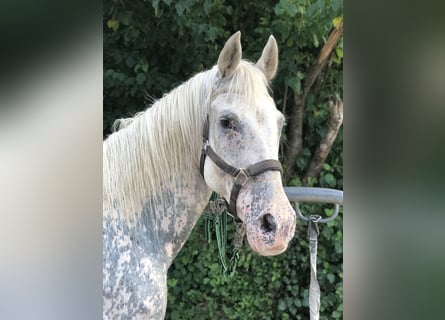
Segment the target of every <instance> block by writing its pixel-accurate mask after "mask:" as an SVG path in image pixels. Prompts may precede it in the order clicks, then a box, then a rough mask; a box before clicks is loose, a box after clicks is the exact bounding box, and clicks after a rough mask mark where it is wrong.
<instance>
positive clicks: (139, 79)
mask: <svg viewBox="0 0 445 320" xmlns="http://www.w3.org/2000/svg"><path fill="white" fill-rule="evenodd" d="M145 80H147V77H146V76H145V74H143V73H138V75H137V76H136V82H137V83H138V84H143V83H144V82H145Z"/></svg>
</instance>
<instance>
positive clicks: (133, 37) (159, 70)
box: [103, 0, 343, 319]
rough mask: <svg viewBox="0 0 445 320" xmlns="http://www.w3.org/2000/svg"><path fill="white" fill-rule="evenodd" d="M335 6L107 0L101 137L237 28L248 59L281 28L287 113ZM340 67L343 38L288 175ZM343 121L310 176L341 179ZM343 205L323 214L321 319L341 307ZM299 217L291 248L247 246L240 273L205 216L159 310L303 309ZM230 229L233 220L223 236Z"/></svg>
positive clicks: (208, 61) (254, 313)
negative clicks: (225, 257) (228, 270)
mask: <svg viewBox="0 0 445 320" xmlns="http://www.w3.org/2000/svg"><path fill="white" fill-rule="evenodd" d="M342 12H343V3H342V1H341V0H294V1H292V0H280V1H272V0H256V1H252V0H248V1H238V0H232V1H223V0H215V1H210V0H179V1H173V0H162V1H161V0H151V1H143V0H132V1H125V0H121V1H112V0H105V1H104V18H103V19H104V20H103V32H104V111H103V121H104V132H103V134H104V137H106V136H107V135H108V134H109V133H110V128H111V124H112V123H113V121H114V120H115V119H117V118H122V117H131V116H133V115H134V114H135V113H136V112H138V111H142V110H144V109H146V108H147V107H149V106H150V104H151V103H152V102H153V100H154V99H157V98H160V97H162V95H163V94H165V93H167V92H168V91H169V90H171V89H172V88H174V87H176V86H177V85H179V84H180V83H182V82H184V81H185V80H187V79H188V78H190V77H191V76H192V75H193V74H195V73H197V72H200V71H203V70H205V69H208V68H210V67H211V66H213V65H214V64H215V63H216V61H217V58H218V54H219V52H220V50H221V48H222V46H223V44H224V42H225V41H226V40H227V38H228V37H229V36H230V35H231V34H233V33H234V32H236V31H237V30H241V33H242V37H241V41H242V46H243V57H244V58H245V59H246V58H247V59H249V60H252V61H256V59H258V58H259V57H260V55H261V51H262V49H263V47H264V45H265V43H266V41H267V38H268V36H269V35H270V34H273V35H274V36H275V38H276V39H277V42H278V47H279V50H280V64H279V70H278V75H277V77H276V78H275V80H274V81H273V92H274V99H275V102H276V104H277V107H278V108H279V109H280V110H282V111H283V112H284V113H285V114H286V110H289V108H291V107H292V98H291V95H292V94H293V93H296V94H298V93H300V92H301V90H302V81H303V79H304V77H305V74H306V73H307V71H308V69H309V68H310V66H311V65H312V64H313V63H314V61H315V59H316V57H317V55H318V52H319V51H320V49H321V47H322V45H323V43H324V42H325V40H326V38H327V37H328V35H329V33H330V30H332V28H333V27H334V26H335V24H336V23H337V22H338V20H339V19H342ZM342 67H343V40H342V39H341V40H340V42H339V43H338V45H337V47H336V49H335V51H334V53H333V54H332V55H331V57H330V59H329V62H328V64H327V66H326V67H325V68H324V70H323V72H322V74H321V75H320V77H319V78H318V79H317V82H316V84H315V86H314V88H313V90H311V92H310V93H309V94H308V96H307V101H306V106H305V118H304V147H303V149H302V150H301V152H300V154H299V156H298V158H297V161H296V162H295V172H296V174H295V176H293V177H291V178H290V179H289V180H288V181H286V184H287V185H295V186H299V185H301V184H302V182H301V177H302V176H303V174H304V172H305V169H306V168H307V166H308V164H309V162H310V161H311V156H312V154H313V152H314V150H315V148H316V147H317V145H318V143H319V141H320V139H321V138H322V137H323V136H324V135H325V134H326V130H327V129H326V121H327V117H328V109H327V108H328V104H327V100H328V97H329V96H330V95H335V96H337V97H341V96H342V88H343V81H342V77H343V70H342ZM342 132H343V131H342V129H341V130H340V132H339V134H338V136H337V139H336V141H335V143H334V145H333V147H332V150H331V153H330V155H329V157H328V158H327V160H326V162H325V164H324V166H323V170H322V172H321V174H320V176H319V178H317V179H311V180H310V181H309V182H308V184H309V185H310V186H320V187H329V188H335V189H343V149H342V143H343V134H342ZM282 143H283V144H285V143H286V134H283V137H282ZM281 156H283V154H281ZM302 209H303V210H304V211H303V212H304V213H305V214H306V215H309V214H319V213H321V212H324V213H325V214H330V213H331V212H332V209H331V208H330V207H329V206H320V205H317V206H316V205H305V206H303V207H302ZM341 216H342V214H340V215H339V218H337V219H336V220H335V221H333V222H331V223H329V224H327V225H320V238H319V240H320V243H319V251H318V254H319V255H318V276H319V282H320V288H321V292H322V295H321V317H320V319H339V318H342V314H343V313H342V310H343V303H342V301H343V285H342V280H343V271H342V270H343V256H342V254H343V246H342V241H343V232H342V219H341ZM306 227H307V225H306V223H302V222H300V221H299V222H298V225H297V231H296V234H295V237H294V239H293V240H292V242H291V243H290V246H289V249H288V250H287V251H286V252H285V253H284V254H282V255H280V256H276V257H270V258H268V257H260V256H258V255H256V254H254V253H253V252H252V251H251V250H250V249H249V248H248V246H245V247H244V250H243V251H242V253H241V257H240V262H239V266H238V269H237V272H236V274H235V276H234V277H232V278H230V277H228V278H226V277H224V276H223V275H222V274H221V267H220V263H219V258H218V251H217V250H218V249H217V246H216V242H215V241H211V242H210V243H209V242H207V240H206V239H205V237H204V221H203V219H201V220H200V221H199V222H198V224H197V226H196V227H195V229H194V231H193V232H192V235H191V237H190V239H189V240H188V242H187V243H186V245H185V246H184V248H183V249H182V251H181V252H180V254H179V256H178V257H177V259H176V260H175V262H174V264H173V265H172V266H171V268H170V270H169V275H168V276H169V279H168V286H169V303H168V309H167V315H166V318H167V319H191V318H195V319H309V316H308V288H309V275H310V269H309V254H308V251H309V249H308V241H307V231H306ZM230 231H232V232H230ZM233 231H234V227H233V224H231V225H229V243H230V238H231V237H233ZM229 250H230V248H229Z"/></svg>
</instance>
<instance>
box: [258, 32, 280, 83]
mask: <svg viewBox="0 0 445 320" xmlns="http://www.w3.org/2000/svg"><path fill="white" fill-rule="evenodd" d="M256 66H257V67H258V68H259V69H260V70H261V71H263V73H264V75H265V76H266V79H267V80H269V81H270V80H272V78H273V77H275V74H276V73H277V67H278V46H277V41H276V40H275V38H274V36H272V35H271V36H270V37H269V40H268V41H267V43H266V46H265V47H264V49H263V53H262V54H261V58H260V59H259V60H258V62H257V63H256Z"/></svg>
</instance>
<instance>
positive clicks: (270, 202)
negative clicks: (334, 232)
mask: <svg viewBox="0 0 445 320" xmlns="http://www.w3.org/2000/svg"><path fill="white" fill-rule="evenodd" d="M237 212H238V216H239V217H240V218H241V220H242V221H243V222H244V223H245V225H246V234H247V240H248V242H249V245H250V247H251V248H252V250H253V251H255V252H257V253H258V254H260V255H263V256H274V255H278V254H280V253H283V252H284V251H285V250H286V249H287V247H288V244H289V241H290V240H291V239H292V238H293V236H294V234H295V222H296V215H295V211H294V210H293V209H292V207H291V205H290V203H289V200H288V199H287V197H286V194H285V193H284V190H283V187H282V186H281V178H280V176H279V173H276V172H275V173H274V172H266V173H264V174H263V175H261V176H260V177H257V178H255V179H254V181H252V182H249V183H248V184H246V186H245V187H244V188H243V189H242V190H241V192H240V195H239V197H238V201H237Z"/></svg>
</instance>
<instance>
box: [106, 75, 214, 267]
mask: <svg viewBox="0 0 445 320" xmlns="http://www.w3.org/2000/svg"><path fill="white" fill-rule="evenodd" d="M212 72H214V71H212ZM212 77H213V75H212V74H211V73H209V72H207V73H203V74H198V75H197V76H195V77H194V78H192V79H190V80H189V81H188V82H186V83H184V84H183V85H181V86H180V87H178V88H176V89H175V90H173V91H172V92H171V93H169V94H168V95H166V96H165V97H164V98H163V99H161V100H160V101H159V102H157V103H155V105H153V107H152V108H151V109H149V110H147V111H146V114H145V115H141V116H139V117H138V118H137V119H135V120H134V121H132V123H130V124H129V125H128V126H127V127H125V128H123V129H121V130H120V131H118V132H117V133H116V134H113V135H112V136H110V138H109V139H108V140H109V141H107V142H106V144H105V145H104V204H106V205H104V208H108V209H109V211H110V212H113V211H114V212H115V213H116V212H118V213H117V215H122V216H120V217H119V219H116V220H117V221H121V222H122V223H127V224H128V225H129V226H130V225H134V227H131V228H129V233H131V234H132V235H133V238H134V239H135V240H137V241H138V242H139V243H140V246H141V248H140V249H141V252H143V253H144V254H149V255H156V259H158V260H162V261H165V262H166V263H167V264H170V263H171V262H172V261H173V259H174V258H175V256H176V255H177V254H178V252H179V250H180V249H181V248H182V246H183V244H184V243H185V241H186V239H187V238H188V237H189V235H190V232H191V230H192V229H193V227H194V225H195V224H196V222H197V220H198V218H199V216H200V214H201V212H202V210H203V209H204V207H205V205H206V203H207V201H208V198H209V197H210V193H211V192H210V189H208V187H207V186H206V184H205V181H204V179H203V178H202V177H201V176H200V173H199V153H200V146H201V143H202V131H201V128H202V125H203V122H204V121H203V119H204V118H205V114H207V112H208V110H206V108H207V104H206V102H207V101H206V99H207V97H206V94H207V93H208V92H209V89H210V88H211V86H212V84H211V81H209V80H208V79H209V78H212ZM209 83H210V85H209ZM182 97H184V99H182ZM147 132H149V133H147ZM114 208H118V210H115V209H114ZM115 217H116V215H115ZM144 247H145V248H144Z"/></svg>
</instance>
